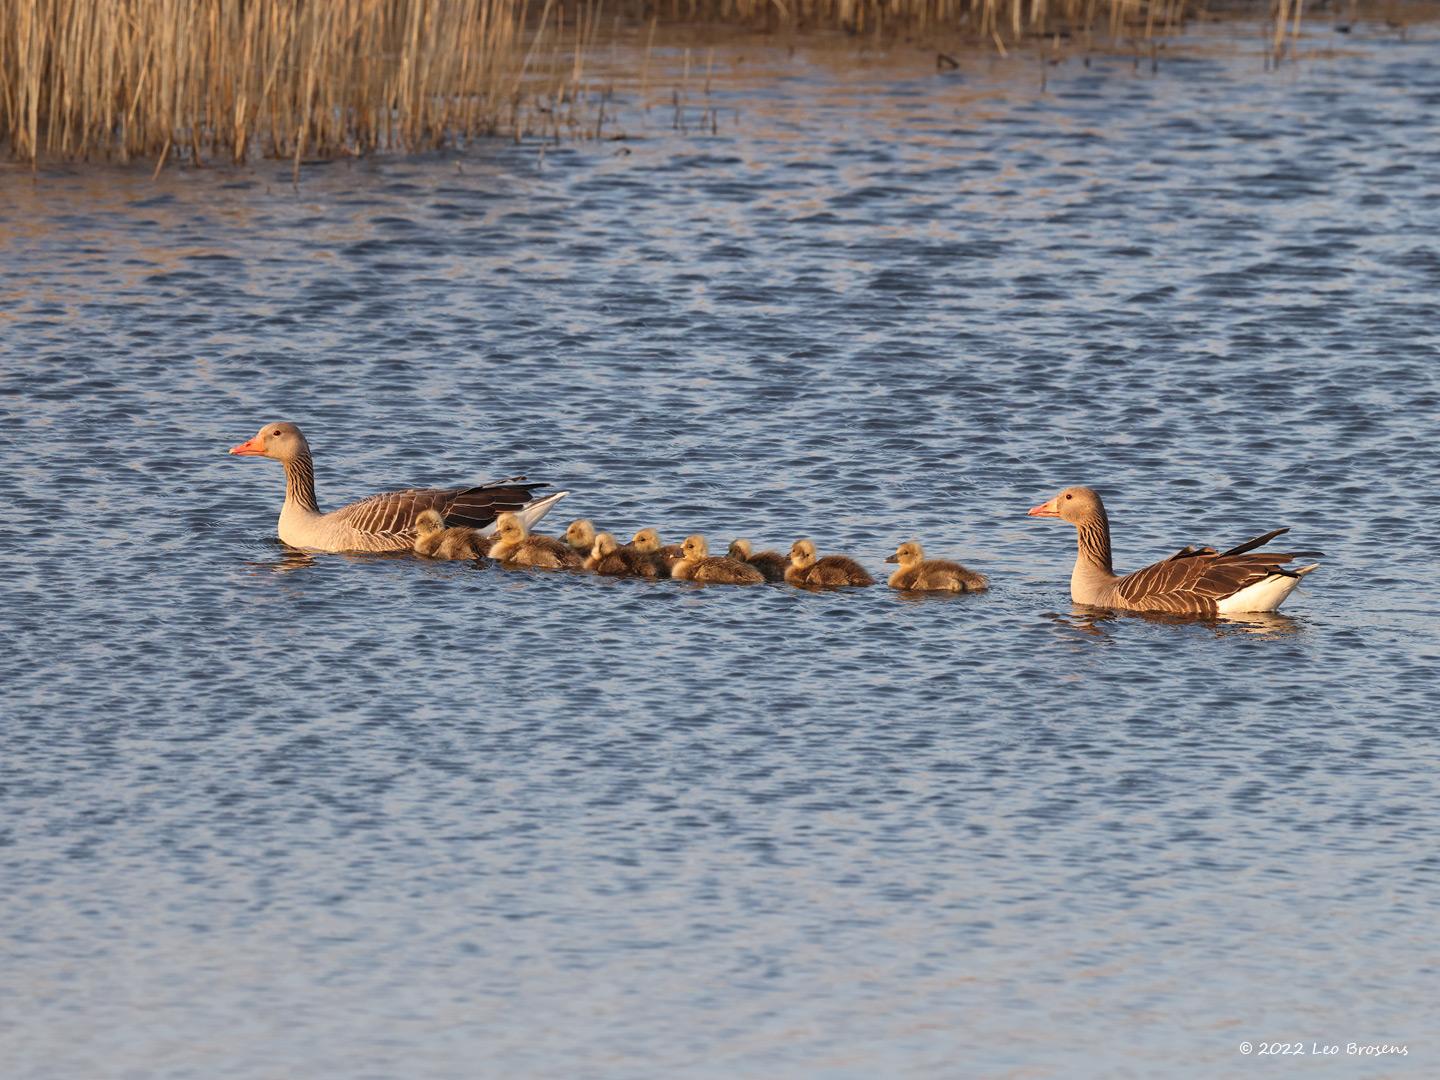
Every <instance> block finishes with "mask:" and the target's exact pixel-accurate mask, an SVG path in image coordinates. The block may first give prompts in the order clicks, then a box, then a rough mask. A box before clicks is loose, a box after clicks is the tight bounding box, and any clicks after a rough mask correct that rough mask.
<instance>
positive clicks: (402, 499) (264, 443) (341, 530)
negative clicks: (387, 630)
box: [230, 422, 568, 551]
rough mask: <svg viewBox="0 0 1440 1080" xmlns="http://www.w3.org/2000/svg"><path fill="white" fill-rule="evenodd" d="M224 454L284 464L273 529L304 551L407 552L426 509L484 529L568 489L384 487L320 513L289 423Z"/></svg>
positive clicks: (545, 506) (547, 504)
mask: <svg viewBox="0 0 1440 1080" xmlns="http://www.w3.org/2000/svg"><path fill="white" fill-rule="evenodd" d="M230 453H232V454H234V455H236V456H237V457H268V458H273V459H274V460H276V461H278V462H280V463H281V464H282V465H284V466H285V503H284V505H283V506H281V508H280V523H279V527H278V533H279V536H280V539H281V540H283V541H284V542H285V543H287V544H289V545H290V546H291V547H295V548H301V549H304V550H306V551H408V550H410V548H411V547H412V545H413V544H414V543H415V536H416V531H415V521H416V519H417V518H418V517H419V516H420V514H421V512H423V511H425V510H437V511H439V512H440V515H441V516H442V517H443V518H444V519H445V521H446V522H448V523H449V524H451V525H463V526H465V527H467V528H471V529H480V530H482V531H484V532H489V531H490V527H491V526H492V525H493V524H494V521H495V517H496V515H497V514H500V513H502V512H504V511H510V512H512V513H514V514H516V515H517V516H518V517H519V519H520V520H521V521H522V522H523V523H525V524H526V525H527V526H528V525H533V524H534V523H535V522H537V521H539V520H540V519H541V518H543V517H544V516H545V515H546V513H548V512H549V510H550V508H551V507H552V506H554V505H555V504H556V503H557V502H559V501H560V500H561V499H563V498H564V497H565V496H566V495H567V494H568V492H564V491H557V492H555V493H554V494H553V495H546V496H545V497H544V498H539V499H537V498H535V494H534V493H535V489H536V488H542V487H544V486H545V485H544V484H530V483H526V482H525V478H524V477H523V476H515V477H511V478H510V479H509V480H501V481H499V482H497V483H493V484H481V485H480V486H478V487H454V488H411V489H408V490H406V491H387V492H385V493H383V494H380V495H371V496H370V497H369V498H368V499H361V500H360V501H359V502H355V503H351V504H350V505H349V506H342V507H340V509H338V510H331V511H330V512H329V513H328V514H326V513H321V512H320V506H319V504H318V503H317V502H316V500H315V466H314V463H313V461H312V459H311V457H310V444H309V443H308V442H306V441H305V436H304V435H303V434H301V432H300V429H299V428H298V427H296V426H295V425H294V424H291V423H285V422H281V423H275V424H266V425H265V426H264V427H262V428H261V429H260V430H259V431H258V432H256V433H255V436H254V438H251V439H247V440H246V441H245V442H243V443H240V444H239V445H238V446H232V447H231V448H230Z"/></svg>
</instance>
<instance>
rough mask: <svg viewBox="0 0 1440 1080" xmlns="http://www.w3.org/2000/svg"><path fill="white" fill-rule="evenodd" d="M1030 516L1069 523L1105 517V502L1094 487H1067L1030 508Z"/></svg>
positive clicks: (1082, 522)
mask: <svg viewBox="0 0 1440 1080" xmlns="http://www.w3.org/2000/svg"><path fill="white" fill-rule="evenodd" d="M1029 516H1030V517H1048V518H1060V519H1061V520H1062V521H1068V522H1070V524H1071V525H1083V524H1085V523H1086V522H1088V521H1095V520H1097V519H1099V520H1104V519H1105V504H1104V503H1102V502H1101V501H1100V495H1099V493H1097V492H1096V491H1095V489H1094V488H1088V487H1067V488H1066V489H1065V490H1064V491H1062V492H1060V494H1058V495H1056V496H1055V497H1054V498H1053V499H1051V500H1050V501H1049V502H1043V503H1041V504H1040V505H1039V506H1032V507H1031V508H1030V515H1029Z"/></svg>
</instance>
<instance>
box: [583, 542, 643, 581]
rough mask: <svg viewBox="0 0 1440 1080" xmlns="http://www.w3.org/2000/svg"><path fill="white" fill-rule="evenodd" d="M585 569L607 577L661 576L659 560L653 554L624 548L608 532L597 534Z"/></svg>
mask: <svg viewBox="0 0 1440 1080" xmlns="http://www.w3.org/2000/svg"><path fill="white" fill-rule="evenodd" d="M585 569H586V570H593V571H595V573H597V574H604V575H606V576H607V577H645V578H655V577H659V576H660V565H659V560H658V559H657V558H656V557H655V556H654V555H653V554H647V553H646V552H643V551H635V550H634V549H633V548H629V547H624V548H622V547H620V546H619V545H618V544H616V543H615V537H613V536H611V535H610V534H609V533H607V532H602V533H596V534H595V543H594V545H593V546H592V547H591V548H590V557H589V558H588V559H586V560H585Z"/></svg>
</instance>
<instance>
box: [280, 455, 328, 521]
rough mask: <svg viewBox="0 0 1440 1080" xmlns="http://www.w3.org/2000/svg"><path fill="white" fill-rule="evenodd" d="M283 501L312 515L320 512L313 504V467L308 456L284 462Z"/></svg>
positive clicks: (316, 505)
mask: <svg viewBox="0 0 1440 1080" xmlns="http://www.w3.org/2000/svg"><path fill="white" fill-rule="evenodd" d="M285 501H286V502H287V503H292V504H294V505H295V506H298V507H300V509H302V510H309V511H310V512H311V513H313V514H318V513H319V512H320V507H319V505H318V504H317V503H316V502H315V466H314V464H313V463H312V462H311V460H310V455H309V454H306V453H301V454H297V455H296V456H295V457H293V458H289V459H287V460H286V461H285Z"/></svg>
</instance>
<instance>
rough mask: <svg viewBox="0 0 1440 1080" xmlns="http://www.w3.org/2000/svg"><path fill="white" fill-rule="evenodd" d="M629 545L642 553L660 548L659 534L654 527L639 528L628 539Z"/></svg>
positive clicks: (650, 552) (646, 553) (645, 553)
mask: <svg viewBox="0 0 1440 1080" xmlns="http://www.w3.org/2000/svg"><path fill="white" fill-rule="evenodd" d="M630 546H631V547H633V548H634V549H635V550H636V551H638V552H640V553H641V554H642V555H648V554H652V553H653V552H656V551H659V550H660V534H659V533H658V532H656V531H655V530H654V529H641V530H640V531H639V532H637V533H636V534H635V535H634V536H633V537H632V538H631V540H630Z"/></svg>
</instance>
